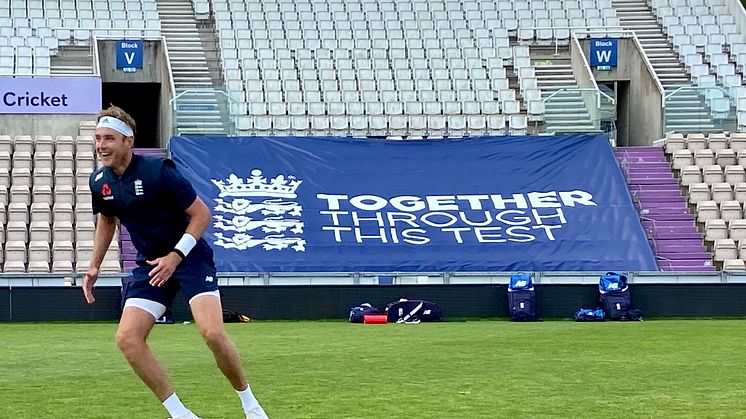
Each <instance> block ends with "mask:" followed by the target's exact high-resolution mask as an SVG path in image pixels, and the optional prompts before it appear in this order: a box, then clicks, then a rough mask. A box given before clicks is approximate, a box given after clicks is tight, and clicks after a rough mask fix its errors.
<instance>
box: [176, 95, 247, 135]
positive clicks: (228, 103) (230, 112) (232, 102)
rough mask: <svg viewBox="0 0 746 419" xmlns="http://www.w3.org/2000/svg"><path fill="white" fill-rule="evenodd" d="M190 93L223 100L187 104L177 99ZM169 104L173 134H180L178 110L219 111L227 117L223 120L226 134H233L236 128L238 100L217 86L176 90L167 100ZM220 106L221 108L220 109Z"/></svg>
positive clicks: (182, 98) (187, 96) (183, 97)
mask: <svg viewBox="0 0 746 419" xmlns="http://www.w3.org/2000/svg"><path fill="white" fill-rule="evenodd" d="M190 95H196V96H209V95H215V96H216V97H222V98H223V101H218V103H216V104H193V103H191V104H189V103H182V104H180V103H179V100H185V99H187V98H189V97H190ZM169 106H170V107H171V126H172V133H173V135H180V134H181V132H180V131H179V126H178V123H177V116H178V114H179V111H200V110H203V111H213V110H216V111H219V112H220V114H221V115H226V116H227V117H228V118H227V120H226V121H224V124H227V125H226V126H225V127H226V128H227V129H228V134H229V135H233V134H235V130H236V117H237V112H236V109H237V108H238V102H237V101H236V99H234V98H233V97H232V96H231V95H230V93H229V92H227V91H226V90H224V89H217V88H188V89H184V90H179V91H176V94H175V95H174V97H173V98H171V100H169ZM221 107H222V108H223V110H222V111H221Z"/></svg>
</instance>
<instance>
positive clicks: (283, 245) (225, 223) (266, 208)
mask: <svg viewBox="0 0 746 419" xmlns="http://www.w3.org/2000/svg"><path fill="white" fill-rule="evenodd" d="M211 180H212V183H213V184H214V185H215V186H217V187H218V189H219V190H220V192H219V194H218V197H217V198H215V203H216V205H215V206H214V207H213V214H214V215H213V220H214V223H213V227H215V228H216V229H217V230H218V231H216V233H215V237H216V240H215V242H214V244H215V245H217V246H220V247H222V248H225V249H236V250H247V249H250V248H254V247H257V246H261V247H262V248H263V249H264V250H265V251H270V250H284V249H288V248H290V249H293V250H295V251H296V252H304V251H305V250H306V247H305V246H306V241H305V240H304V239H303V227H304V224H303V221H302V219H301V214H302V211H303V207H302V206H301V205H300V204H299V203H298V202H296V201H294V199H295V198H297V195H296V190H297V189H298V187H299V186H300V184H301V183H302V182H303V181H302V180H299V179H296V178H295V177H293V176H288V177H287V178H286V177H285V176H284V175H282V174H280V175H277V176H276V177H274V178H266V177H264V176H263V174H262V171H261V170H260V169H253V170H252V171H251V176H249V177H247V178H241V177H239V176H237V175H236V174H235V173H231V174H230V175H228V177H227V178H226V179H225V180H218V179H211Z"/></svg>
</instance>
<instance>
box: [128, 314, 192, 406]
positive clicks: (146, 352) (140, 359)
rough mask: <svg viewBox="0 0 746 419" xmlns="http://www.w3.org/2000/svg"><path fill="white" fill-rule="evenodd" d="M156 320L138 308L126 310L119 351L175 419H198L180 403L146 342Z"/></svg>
mask: <svg viewBox="0 0 746 419" xmlns="http://www.w3.org/2000/svg"><path fill="white" fill-rule="evenodd" d="M154 324H155V317H153V315H152V314H150V313H149V312H147V311H145V310H143V309H141V308H138V307H125V308H124V311H123V312H122V319H121V320H120V321H119V327H118V328H117V333H116V342H117V346H118V347H119V350H121V351H122V354H124V357H125V358H126V359H127V362H129V364H130V366H132V369H133V370H134V371H135V373H136V374H137V376H138V377H140V379H141V380H142V381H143V382H144V383H145V384H146V385H147V386H148V387H149V388H150V390H151V391H152V392H153V394H155V396H156V397H157V398H158V400H160V401H161V403H163V406H164V407H165V408H166V410H168V411H169V413H170V414H171V415H172V416H173V417H174V418H197V416H196V415H194V414H193V413H192V412H191V411H189V410H188V409H187V408H186V407H184V405H183V404H182V403H181V401H180V400H179V398H178V396H176V393H174V389H173V387H172V386H171V382H170V381H169V379H168V374H166V370H165V369H164V368H163V366H162V365H161V363H160V362H159V361H158V358H156V357H155V355H154V354H153V352H151V351H150V348H149V347H148V344H147V342H146V340H147V338H148V335H149V334H150V331H151V330H152V329H153V325H154Z"/></svg>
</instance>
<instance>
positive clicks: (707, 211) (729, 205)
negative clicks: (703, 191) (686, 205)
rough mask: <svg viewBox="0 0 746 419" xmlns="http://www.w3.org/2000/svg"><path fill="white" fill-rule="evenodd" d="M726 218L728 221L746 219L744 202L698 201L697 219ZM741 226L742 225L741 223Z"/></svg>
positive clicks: (699, 220) (700, 220) (705, 220)
mask: <svg viewBox="0 0 746 419" xmlns="http://www.w3.org/2000/svg"><path fill="white" fill-rule="evenodd" d="M717 219H720V220H724V221H725V222H726V223H727V222H730V221H735V220H743V219H744V211H743V204H742V203H741V202H739V201H725V200H723V201H720V202H717V201H698V202H697V221H698V222H701V223H706V222H707V221H710V220H717ZM739 227H741V226H740V225H739Z"/></svg>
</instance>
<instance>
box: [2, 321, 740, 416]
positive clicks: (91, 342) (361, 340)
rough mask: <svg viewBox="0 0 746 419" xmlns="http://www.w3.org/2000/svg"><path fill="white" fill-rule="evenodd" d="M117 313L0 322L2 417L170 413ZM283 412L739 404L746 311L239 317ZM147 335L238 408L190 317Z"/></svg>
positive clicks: (189, 393)
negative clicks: (499, 317)
mask: <svg viewBox="0 0 746 419" xmlns="http://www.w3.org/2000/svg"><path fill="white" fill-rule="evenodd" d="M114 329H115V325H114V324H101V323H96V324H7V323H6V324H0V355H1V356H0V418H13V419H17V418H58V419H59V418H148V419H150V418H160V419H162V418H165V417H166V416H168V415H167V414H166V411H165V410H164V409H163V408H162V407H161V406H160V404H159V403H158V402H157V401H156V399H155V398H154V397H153V396H152V395H151V394H150V392H149V391H148V390H147V389H146V388H145V386H144V385H143V384H141V383H140V382H139V381H138V379H137V378H136V377H135V375H134V373H132V372H131V370H130V369H129V366H128V365H127V364H126V362H125V361H124V360H123V358H122V357H121V356H120V354H119V353H118V351H117V348H116V346H115V345H114V343H113V339H112V336H113V333H114ZM229 332H230V334H231V336H232V338H233V340H234V341H235V342H236V344H237V345H238V347H239V349H240V351H241V354H242V357H243V360H244V365H245V367H246V370H247V372H248V374H249V376H250V380H251V382H252V387H253V389H254V392H255V393H256V395H257V397H258V398H259V400H260V401H261V402H262V404H263V405H264V407H265V409H266V410H267V413H268V414H269V416H270V417H271V418H273V419H286V418H327V419H329V418H407V419H410V418H598V417H603V418H632V417H640V418H651V417H652V418H738V417H741V418H744V417H746V320H657V321H646V322H643V323H573V322H570V321H547V322H542V323H531V324H516V323H510V322H507V321H469V322H460V323H440V324H432V323H431V324H419V325H351V324H347V323H344V322H269V321H267V322H254V323H249V324H231V325H229ZM150 342H151V345H152V347H153V348H154V350H155V351H156V353H157V354H158V355H159V356H160V358H161V359H162V360H163V362H164V363H165V364H166V366H167V368H168V370H169V372H170V374H171V376H172V379H173V381H174V384H175V386H176V389H177V391H178V392H179V395H180V397H181V398H182V400H184V401H185V403H186V404H187V406H188V407H190V408H191V409H192V410H194V411H195V412H196V413H197V414H198V415H200V416H201V417H203V418H205V419H208V418H241V417H242V413H241V409H240V405H239V401H238V399H237V397H236V396H235V393H233V392H232V390H231V388H230V387H229V385H228V384H227V382H226V381H225V380H224V379H223V377H222V376H221V375H220V374H219V372H218V371H217V369H216V368H215V367H214V363H213V360H212V357H211V354H210V353H209V351H208V350H207V348H206V347H205V346H204V345H203V344H202V341H201V339H200V337H199V335H198V333H197V331H196V328H195V326H194V325H181V324H177V325H171V326H160V325H159V326H156V329H155V330H154V332H153V334H152V337H151V341H150Z"/></svg>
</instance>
